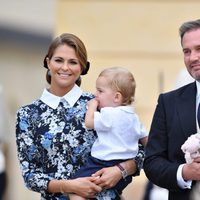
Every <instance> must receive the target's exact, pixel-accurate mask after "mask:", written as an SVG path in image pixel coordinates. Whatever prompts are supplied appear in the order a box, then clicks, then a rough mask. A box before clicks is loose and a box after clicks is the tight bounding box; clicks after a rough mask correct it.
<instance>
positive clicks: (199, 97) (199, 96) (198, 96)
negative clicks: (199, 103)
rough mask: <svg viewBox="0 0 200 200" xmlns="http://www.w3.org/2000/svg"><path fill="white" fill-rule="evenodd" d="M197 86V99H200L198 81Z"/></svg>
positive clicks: (199, 84)
mask: <svg viewBox="0 0 200 200" xmlns="http://www.w3.org/2000/svg"><path fill="white" fill-rule="evenodd" d="M196 86H197V99H200V82H198V81H196Z"/></svg>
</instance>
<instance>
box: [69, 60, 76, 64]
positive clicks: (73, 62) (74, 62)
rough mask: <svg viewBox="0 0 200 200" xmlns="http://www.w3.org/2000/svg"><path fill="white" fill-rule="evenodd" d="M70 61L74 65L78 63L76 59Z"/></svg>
mask: <svg viewBox="0 0 200 200" xmlns="http://www.w3.org/2000/svg"><path fill="white" fill-rule="evenodd" d="M69 63H70V64H72V65H77V64H78V63H77V62H76V61H73V60H72V61H70V62H69Z"/></svg>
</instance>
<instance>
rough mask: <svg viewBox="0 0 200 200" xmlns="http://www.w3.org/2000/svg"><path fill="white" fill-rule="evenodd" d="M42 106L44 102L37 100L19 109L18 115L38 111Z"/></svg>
mask: <svg viewBox="0 0 200 200" xmlns="http://www.w3.org/2000/svg"><path fill="white" fill-rule="evenodd" d="M41 105H42V101H41V100H40V99H36V100H34V101H33V102H31V103H29V104H26V105H22V106H20V107H19V109H18V110H17V113H25V112H26V113H27V112H32V111H33V110H38V109H39V108H40V106H41Z"/></svg>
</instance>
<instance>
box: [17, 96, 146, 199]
mask: <svg viewBox="0 0 200 200" xmlns="http://www.w3.org/2000/svg"><path fill="white" fill-rule="evenodd" d="M91 98H93V96H92V95H91V94H89V93H83V94H82V96H81V97H80V98H79V99H78V101H77V102H76V104H75V105H74V107H69V108H63V107H62V105H59V106H58V107H57V108H56V109H53V108H51V107H49V106H48V105H46V104H45V103H43V102H42V101H41V100H40V99H38V100H36V101H34V102H33V103H32V104H30V105H27V106H23V107H21V108H20V109H19V110H18V112H17V119H16V142H17V150H18V158H19V161H20V167H21V171H22V175H23V178H24V182H25V184H26V186H27V187H28V188H29V189H30V190H33V191H36V192H39V193H41V199H42V200H68V197H67V196H64V195H62V194H60V193H55V194H52V193H48V191H47V187H48V182H49V181H50V180H52V179H70V178H71V176H73V174H74V173H75V172H76V171H77V170H78V169H79V168H80V167H81V166H82V165H83V164H84V163H85V161H86V160H87V157H88V154H89V153H90V149H91V146H92V144H93V142H94V140H95V139H96V133H95V132H94V131H92V130H87V129H86V128H85V124H84V118H85V113H86V105H87V102H88V101H89V100H90V99H91ZM142 152H143V150H142ZM142 160H143V158H140V157H139V158H138V160H137V163H138V167H141V166H140V165H141V164H140V163H141V162H142ZM97 199H98V200H105V199H107V200H112V199H115V200H117V199H119V196H118V194H117V193H116V192H115V191H114V190H107V191H104V192H102V193H100V194H99V196H98V197H97Z"/></svg>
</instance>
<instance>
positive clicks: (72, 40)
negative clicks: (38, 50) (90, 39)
mask: <svg viewBox="0 0 200 200" xmlns="http://www.w3.org/2000/svg"><path fill="white" fill-rule="evenodd" d="M60 45H67V46H70V47H72V48H73V49H74V50H75V53H76V56H77V58H78V60H79V62H80V65H81V70H82V73H81V75H85V74H87V72H88V70H89V67H90V63H89V62H88V61H87V51H86V48H85V45H84V43H83V42H82V41H81V40H80V39H79V38H78V37H77V36H75V35H73V34H71V33H63V34H62V35H60V36H59V37H57V38H55V39H54V40H53V42H52V43H51V45H50V46H49V50H48V53H47V55H46V56H45V58H44V61H43V66H44V67H45V68H47V69H48V65H47V58H48V59H49V60H51V58H52V56H53V54H54V52H55V50H56V49H57V47H59V46H60ZM46 80H47V82H48V83H49V84H50V83H51V74H50V72H49V69H48V70H47V73H46ZM80 83H81V78H80V77H79V79H78V80H77V84H78V85H80Z"/></svg>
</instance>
